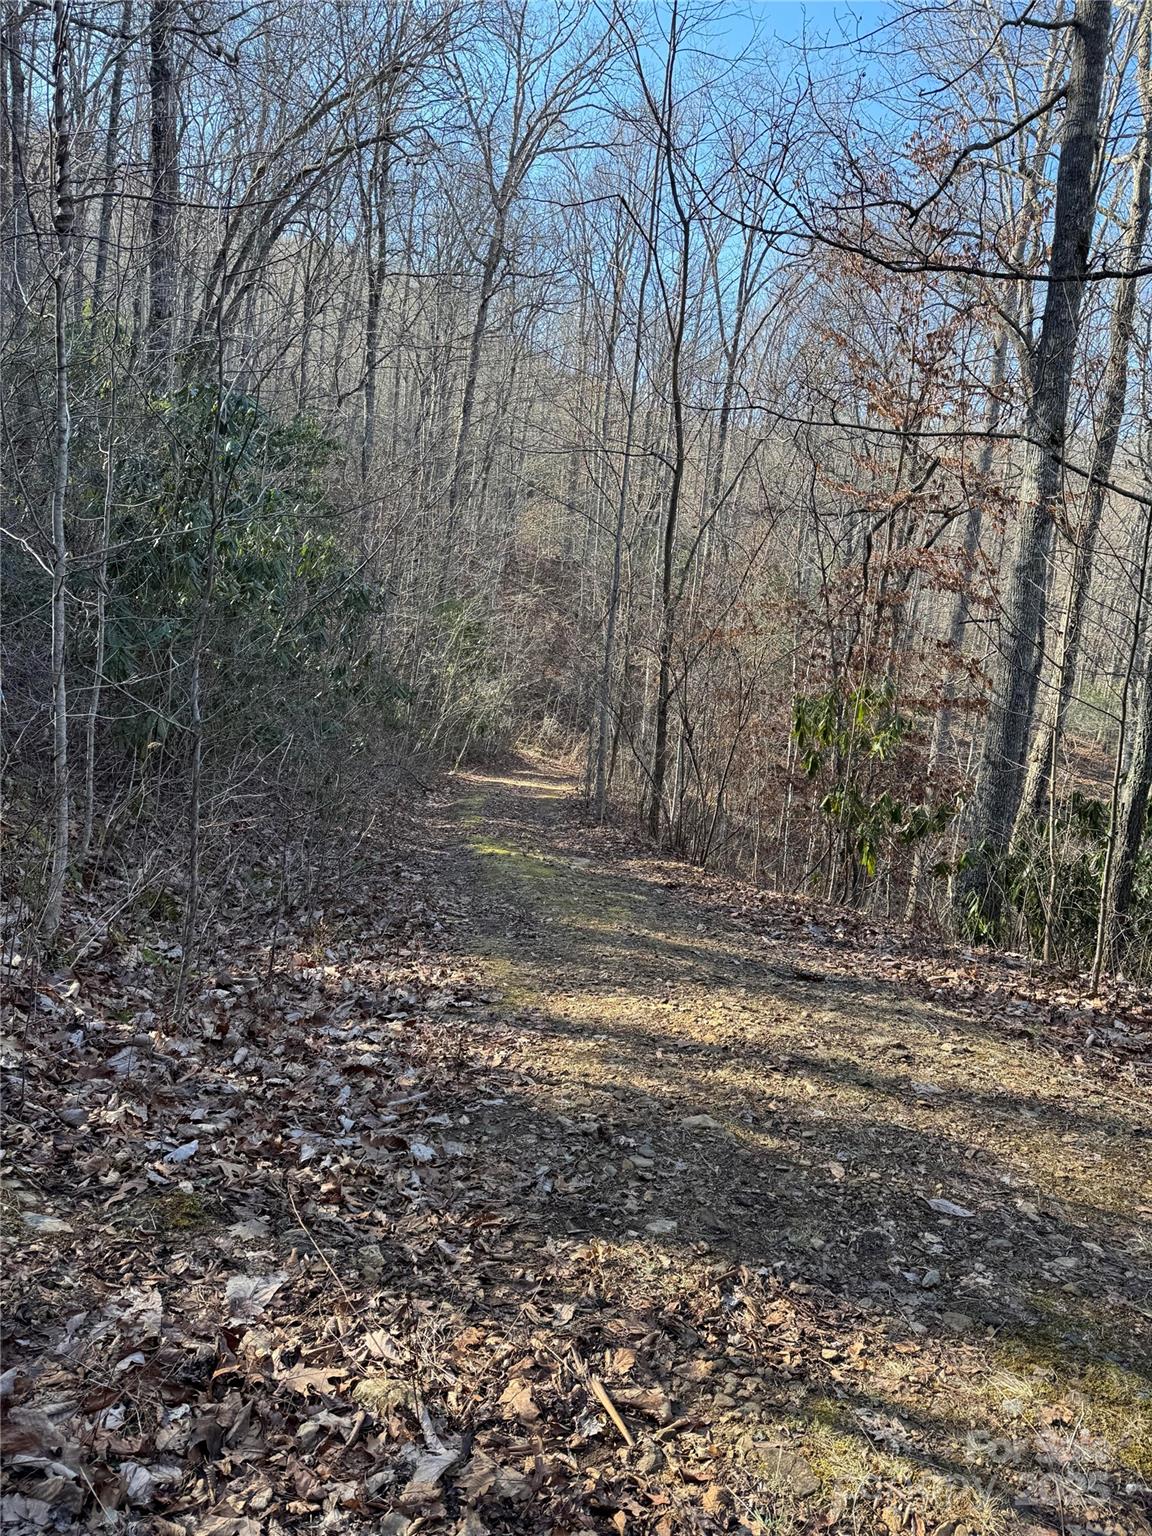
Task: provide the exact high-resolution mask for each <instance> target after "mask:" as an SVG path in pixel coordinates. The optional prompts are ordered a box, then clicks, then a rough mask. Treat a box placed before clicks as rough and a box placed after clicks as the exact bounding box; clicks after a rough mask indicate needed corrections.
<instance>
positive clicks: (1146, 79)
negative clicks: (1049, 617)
mask: <svg viewBox="0 0 1152 1536" xmlns="http://www.w3.org/2000/svg"><path fill="white" fill-rule="evenodd" d="M1145 20H1146V21H1152V11H1149V10H1148V9H1147V8H1145ZM1150 55H1152V26H1146V28H1145V31H1144V35H1143V38H1142V40H1141V44H1140V58H1139V64H1138V71H1139V82H1140V95H1141V100H1142V104H1143V126H1142V130H1141V132H1140V136H1139V138H1138V139H1137V141H1136V145H1135V148H1134V150H1133V158H1132V197H1131V203H1130V208H1129V214H1128V226H1127V229H1126V230H1125V233H1124V239H1123V241H1122V242H1121V246H1120V252H1119V257H1118V263H1117V264H1118V266H1119V267H1120V268H1121V269H1122V270H1123V269H1135V268H1136V267H1137V266H1138V265H1139V263H1140V256H1141V253H1142V251H1143V249H1144V242H1145V239H1146V237H1147V234H1148V213H1149V202H1150V192H1152V57H1150ZM1139 286H1140V284H1139V280H1138V279H1137V278H1134V277H1132V278H1121V279H1119V281H1118V285H1117V289H1116V299H1115V303H1114V305H1113V308H1112V320H1111V335H1110V337H1109V347H1108V366H1107V369H1106V370H1105V374H1104V382H1103V388H1102V390H1101V402H1102V403H1101V409H1100V419H1099V422H1098V423H1097V428H1096V444H1095V448H1094V451H1093V454H1092V466H1091V472H1092V479H1091V481H1090V483H1089V487H1088V498H1087V506H1086V508H1085V512H1084V520H1083V523H1082V524H1081V529H1080V537H1079V540H1078V542H1077V546H1076V554H1075V559H1074V563H1073V567H1072V577H1071V581H1070V584H1069V593H1068V617H1067V622H1066V624H1065V628H1064V642H1063V645H1062V646H1061V653H1060V659H1059V665H1058V669H1057V682H1056V687H1055V690H1054V691H1053V692H1052V693H1051V694H1050V695H1049V697H1048V699H1047V701H1046V707H1045V708H1044V710H1043V712H1042V715H1041V722H1040V728H1039V729H1038V731H1037V732H1036V737H1035V740H1034V741H1033V744H1032V752H1031V756H1030V758H1029V762H1028V776H1027V779H1026V781H1025V788H1024V795H1023V800H1022V803H1021V817H1022V818H1023V817H1027V816H1036V815H1039V814H1040V811H1041V809H1042V807H1043V803H1044V799H1045V796H1046V794H1047V788H1048V772H1049V767H1050V765H1051V764H1052V762H1053V761H1054V760H1055V758H1056V755H1057V753H1058V751H1059V748H1060V742H1061V738H1062V736H1063V734H1064V726H1065V723H1066V720H1067V715H1068V708H1069V705H1070V704H1071V702H1072V695H1073V693H1074V692H1075V689H1076V682H1077V677H1078V675H1079V665H1080V650H1081V645H1082V642H1083V633H1084V611H1085V607H1086V605H1087V602H1088V592H1089V589H1090V588H1091V585H1092V568H1093V563H1094V560H1095V555H1096V540H1097V537H1098V535H1099V532H1100V518H1101V515H1102V513H1103V511H1104V501H1105V497H1106V494H1107V493H1106V490H1105V482H1106V481H1107V480H1108V479H1109V478H1110V477H1111V474H1112V464H1113V461H1114V459H1115V457H1116V445H1117V444H1118V442H1119V441H1120V428H1121V426H1122V424H1123V421H1124V408H1125V404H1126V402H1127V398H1128V362H1129V353H1130V351H1131V346H1132V335H1133V329H1134V319H1135V314H1136V298H1137V293H1138V290H1139Z"/></svg>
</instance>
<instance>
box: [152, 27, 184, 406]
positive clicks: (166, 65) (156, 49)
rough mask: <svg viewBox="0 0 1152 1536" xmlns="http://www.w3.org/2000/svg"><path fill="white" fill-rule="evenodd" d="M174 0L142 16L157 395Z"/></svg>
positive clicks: (161, 368) (171, 259)
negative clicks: (145, 50) (145, 45)
mask: <svg viewBox="0 0 1152 1536" xmlns="http://www.w3.org/2000/svg"><path fill="white" fill-rule="evenodd" d="M175 12H176V3H175V0H151V5H150V9H149V17H148V91H149V100H150V118H149V133H150V143H151V164H150V166H149V177H150V184H149V207H148V320H147V333H148V367H149V373H150V375H151V383H152V386H153V388H155V389H157V390H159V391H160V392H161V393H163V392H164V391H165V390H166V389H167V388H168V387H169V385H170V383H171V378H172V352H173V342H174V335H173V317H174V315H175V304H176V204H177V199H178V197H179V180H178V168H177V143H176V82H175V78H174V75H173V65H172V24H173V21H174V19H175Z"/></svg>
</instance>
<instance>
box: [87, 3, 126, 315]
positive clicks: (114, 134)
mask: <svg viewBox="0 0 1152 1536" xmlns="http://www.w3.org/2000/svg"><path fill="white" fill-rule="evenodd" d="M131 30H132V0H124V7H123V10H122V11H121V12H120V41H119V45H118V49H117V53H116V62H115V64H113V66H112V87H111V91H110V93H109V97H108V127H107V130H106V132H105V135H104V167H103V178H104V190H103V192H102V193H101V195H100V222H99V224H98V226H97V232H96V270H95V272H94V274H93V277H92V311H93V313H94V314H95V313H96V312H97V311H98V310H99V308H100V304H101V301H102V300H103V297H104V283H105V279H106V275H107V272H108V256H109V252H110V250H111V246H112V216H113V212H114V211H115V206H116V187H115V180H116V165H117V161H118V160H119V155H120V113H121V106H122V102H123V97H124V68H125V65H126V63H127V59H128V36H129V33H130V32H131Z"/></svg>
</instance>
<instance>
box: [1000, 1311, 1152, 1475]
mask: <svg viewBox="0 0 1152 1536" xmlns="http://www.w3.org/2000/svg"><path fill="white" fill-rule="evenodd" d="M996 1352H997V1356H998V1358H999V1359H1000V1360H1001V1361H1002V1363H1003V1365H1004V1366H1005V1368H1006V1374H1005V1377H1000V1378H997V1377H993V1378H991V1381H990V1387H991V1388H992V1390H993V1391H994V1392H996V1394H997V1396H998V1397H1000V1398H1001V1399H1004V1398H1015V1399H1017V1401H1018V1402H1019V1403H1020V1413H1021V1417H1022V1418H1023V1420H1024V1421H1025V1422H1026V1423H1032V1424H1036V1423H1041V1422H1049V1423H1051V1422H1053V1420H1054V1418H1055V1417H1057V1416H1059V1415H1060V1414H1061V1413H1062V1412H1064V1411H1065V1410H1066V1411H1067V1413H1069V1414H1071V1415H1072V1416H1073V1418H1074V1419H1075V1420H1076V1421H1078V1422H1079V1423H1080V1424H1081V1425H1082V1426H1083V1428H1084V1430H1086V1431H1087V1433H1088V1434H1089V1435H1090V1436H1091V1437H1092V1438H1094V1439H1100V1440H1104V1441H1106V1442H1107V1443H1108V1445H1109V1446H1110V1447H1111V1450H1112V1452H1113V1454H1114V1456H1115V1458H1116V1460H1117V1462H1118V1463H1119V1464H1120V1465H1122V1466H1124V1467H1127V1468H1128V1469H1129V1470H1131V1471H1132V1472H1133V1473H1135V1474H1136V1475H1137V1476H1138V1477H1141V1478H1144V1479H1146V1480H1152V1376H1149V1374H1148V1373H1147V1372H1146V1371H1144V1370H1142V1369H1138V1368H1136V1367H1134V1366H1131V1365H1122V1364H1119V1363H1117V1362H1114V1361H1109V1360H1099V1359H1096V1360H1092V1359H1088V1358H1085V1357H1084V1356H1083V1355H1077V1354H1076V1352H1075V1351H1073V1350H1070V1349H1069V1347H1068V1344H1067V1341H1066V1340H1065V1339H1057V1337H1056V1336H1055V1334H1054V1332H1052V1331H1048V1330H1039V1329H1038V1330H1036V1331H1034V1332H1033V1333H1030V1334H1028V1335H1027V1336H1025V1337H1020V1338H1014V1339H1011V1340H1008V1341H1005V1342H1002V1343H1001V1344H1000V1345H999V1346H998V1347H997V1351H996ZM1005 1388H1008V1390H1005Z"/></svg>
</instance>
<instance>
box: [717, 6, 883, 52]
mask: <svg viewBox="0 0 1152 1536" xmlns="http://www.w3.org/2000/svg"><path fill="white" fill-rule="evenodd" d="M891 14H892V5H891V3H890V0H722V3H721V4H718V5H716V6H715V7H714V8H710V15H711V18H712V21H711V25H710V27H709V31H710V32H711V34H712V36H713V37H714V38H715V39H716V40H717V41H719V40H721V39H722V40H723V42H724V45H725V48H724V51H725V52H730V53H738V52H739V51H740V49H741V47H742V46H743V45H745V44H746V43H747V42H748V41H749V40H750V39H751V38H752V36H753V34H754V33H755V34H758V35H759V36H760V38H761V39H762V40H763V41H772V40H773V39H779V40H780V41H782V42H799V41H800V39H801V38H803V37H804V36H805V35H807V36H808V38H809V40H810V41H811V42H816V43H819V42H825V43H829V44H832V45H835V44H837V43H846V44H848V46H849V47H851V40H852V39H853V38H854V37H856V36H857V35H866V34H867V33H869V32H870V31H872V29H873V28H874V27H875V26H876V25H877V24H878V23H880V22H882V21H884V20H886V19H887V18H888V17H889V16H891Z"/></svg>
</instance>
